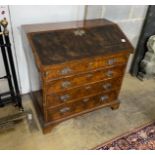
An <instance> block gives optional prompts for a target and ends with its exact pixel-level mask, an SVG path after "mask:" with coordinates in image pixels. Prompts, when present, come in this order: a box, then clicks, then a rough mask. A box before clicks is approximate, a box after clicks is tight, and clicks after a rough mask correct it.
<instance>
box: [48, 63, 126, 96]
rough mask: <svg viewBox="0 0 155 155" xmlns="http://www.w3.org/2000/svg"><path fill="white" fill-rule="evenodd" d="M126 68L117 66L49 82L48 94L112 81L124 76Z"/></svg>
mask: <svg viewBox="0 0 155 155" xmlns="http://www.w3.org/2000/svg"><path fill="white" fill-rule="evenodd" d="M124 69H125V66H124V65H123V66H119V67H118V66H117V67H111V68H108V69H100V70H96V71H92V72H88V73H85V74H80V75H76V76H71V77H66V78H62V79H60V80H54V81H51V82H47V83H46V85H45V88H46V92H47V93H48V94H51V93H54V92H58V91H62V90H67V89H71V88H75V87H79V86H82V85H85V84H89V83H93V82H97V81H101V80H105V79H112V78H116V77H119V76H122V75H123V73H124Z"/></svg>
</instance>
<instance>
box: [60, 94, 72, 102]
mask: <svg viewBox="0 0 155 155" xmlns="http://www.w3.org/2000/svg"><path fill="white" fill-rule="evenodd" d="M69 98H70V95H68V94H66V95H63V96H60V100H61V101H63V102H66V101H67V100H68V99H69Z"/></svg>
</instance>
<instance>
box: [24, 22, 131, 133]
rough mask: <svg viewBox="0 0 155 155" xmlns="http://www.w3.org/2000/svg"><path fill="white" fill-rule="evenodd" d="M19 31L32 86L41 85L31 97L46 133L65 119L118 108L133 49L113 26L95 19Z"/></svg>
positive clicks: (31, 27)
mask: <svg viewBox="0 0 155 155" xmlns="http://www.w3.org/2000/svg"><path fill="white" fill-rule="evenodd" d="M22 30H23V31H22V37H23V47H24V49H25V52H26V55H27V57H28V64H29V70H30V72H29V75H30V77H29V78H30V81H31V83H30V85H31V86H32V85H33V86H35V85H36V84H37V82H36V81H38V83H39V85H40V86H39V87H38V88H32V89H31V90H32V93H31V95H32V98H33V101H34V105H35V107H36V110H37V113H38V117H39V120H40V123H41V125H42V128H43V132H44V133H47V132H49V131H50V130H51V129H52V127H54V126H55V125H56V124H58V123H60V122H61V121H64V120H66V119H69V118H72V117H75V116H79V115H82V114H84V113H87V112H91V111H93V110H97V109H100V108H103V107H107V106H109V107H111V108H112V109H116V108H118V107H119V100H118V95H119V91H120V88H121V83H122V80H123V75H124V72H125V68H126V64H127V61H128V57H129V54H130V52H132V51H133V47H132V45H131V44H130V42H129V41H128V39H127V38H126V36H125V35H124V34H123V33H122V31H121V30H120V28H119V27H118V26H117V25H116V24H115V23H113V22H110V21H108V20H106V19H97V20H87V21H74V22H62V23H51V24H34V25H25V26H22ZM31 50H32V51H31ZM32 53H33V54H32ZM34 66H36V69H33V68H35V67H34Z"/></svg>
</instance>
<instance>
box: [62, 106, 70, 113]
mask: <svg viewBox="0 0 155 155" xmlns="http://www.w3.org/2000/svg"><path fill="white" fill-rule="evenodd" d="M70 109H71V108H70V107H64V108H62V109H60V112H61V113H65V112H68V111H70Z"/></svg>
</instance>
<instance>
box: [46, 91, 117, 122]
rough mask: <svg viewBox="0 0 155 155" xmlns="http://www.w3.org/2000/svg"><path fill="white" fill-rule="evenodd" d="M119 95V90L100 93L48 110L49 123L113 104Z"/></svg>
mask: <svg viewBox="0 0 155 155" xmlns="http://www.w3.org/2000/svg"><path fill="white" fill-rule="evenodd" d="M117 93H118V91H117V90H116V91H111V92H109V93H99V94H97V95H95V96H91V97H86V98H83V99H81V100H79V101H76V102H71V103H66V104H63V105H61V106H58V107H56V108H51V109H47V111H46V113H47V115H46V116H47V122H50V121H54V120H59V119H62V118H65V117H67V116H71V115H74V114H77V113H80V112H83V111H86V110H88V109H93V108H95V107H97V106H101V105H103V104H107V103H108V102H112V101H113V100H116V99H117V95H118V94H117Z"/></svg>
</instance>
